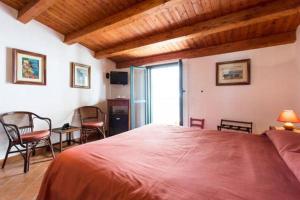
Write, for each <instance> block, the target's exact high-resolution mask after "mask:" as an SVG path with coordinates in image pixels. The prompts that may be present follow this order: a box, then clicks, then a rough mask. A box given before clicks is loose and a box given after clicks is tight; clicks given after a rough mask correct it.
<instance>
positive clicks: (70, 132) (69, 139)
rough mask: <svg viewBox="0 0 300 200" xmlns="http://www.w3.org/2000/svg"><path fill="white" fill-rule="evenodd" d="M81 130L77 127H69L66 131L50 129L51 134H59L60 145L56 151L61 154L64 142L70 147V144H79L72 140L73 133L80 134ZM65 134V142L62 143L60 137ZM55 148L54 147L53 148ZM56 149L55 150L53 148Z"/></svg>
mask: <svg viewBox="0 0 300 200" xmlns="http://www.w3.org/2000/svg"><path fill="white" fill-rule="evenodd" d="M80 130H81V128H79V127H75V126H71V127H70V128H68V129H65V130H63V129H62V128H55V129H52V132H53V133H57V134H59V143H60V148H59V149H58V150H59V151H60V152H62V145H63V143H64V142H68V145H71V144H72V142H73V143H80V142H77V141H75V140H74V134H73V133H74V132H76V131H79V132H80ZM63 134H66V141H64V142H63V141H62V135H63ZM54 148H55V147H54ZM55 149H57V148H55Z"/></svg>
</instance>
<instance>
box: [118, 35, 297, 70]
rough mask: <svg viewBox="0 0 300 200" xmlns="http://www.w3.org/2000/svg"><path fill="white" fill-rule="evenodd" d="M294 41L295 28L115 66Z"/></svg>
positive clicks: (241, 49)
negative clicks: (289, 30) (279, 32)
mask: <svg viewBox="0 0 300 200" xmlns="http://www.w3.org/2000/svg"><path fill="white" fill-rule="evenodd" d="M295 41H296V30H295V31H292V32H287V33H281V34H276V35H271V36H265V37H260V38H254V39H249V40H243V41H238V42H232V43H227V44H222V45H218V46H212V47H206V48H199V49H190V50H184V51H177V52H173V53H166V54H160V55H154V56H149V57H142V58H138V59H134V60H129V61H124V62H119V63H117V66H116V67H117V68H126V67H130V66H142V65H145V64H149V63H154V62H160V61H165V60H172V59H184V58H196V57H204V56H211V55H217V54H224V53H231V52H236V51H244V50H250V49H257V48H264V47H270V46H276V45H283V44H288V43H293V42H295Z"/></svg>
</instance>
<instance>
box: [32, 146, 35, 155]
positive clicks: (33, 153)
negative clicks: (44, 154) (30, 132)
mask: <svg viewBox="0 0 300 200" xmlns="http://www.w3.org/2000/svg"><path fill="white" fill-rule="evenodd" d="M35 148H36V146H34V147H33V148H32V156H35V154H36V151H35Z"/></svg>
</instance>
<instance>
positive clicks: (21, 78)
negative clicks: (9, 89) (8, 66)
mask: <svg viewBox="0 0 300 200" xmlns="http://www.w3.org/2000/svg"><path fill="white" fill-rule="evenodd" d="M13 82H14V83H15V84H31V85H46V56H45V55H42V54H37V53H32V52H29V51H23V50H19V49H13Z"/></svg>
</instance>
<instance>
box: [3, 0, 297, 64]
mask: <svg viewBox="0 0 300 200" xmlns="http://www.w3.org/2000/svg"><path fill="white" fill-rule="evenodd" d="M1 1H2V2H4V3H5V4H7V5H9V6H11V7H13V8H15V9H17V10H18V11H19V15H18V20H20V21H21V22H23V23H27V22H29V21H30V20H32V19H36V20H37V21H39V22H41V23H43V24H45V25H47V26H49V27H51V28H52V29H54V30H56V31H58V32H60V33H62V34H64V35H65V40H64V41H63V42H65V43H67V44H70V45H71V44H73V43H80V44H82V45H83V46H85V47H87V48H89V49H91V50H93V51H94V52H95V57H96V58H103V57H106V58H109V59H111V60H113V61H115V62H116V63H117V67H128V66H130V65H143V64H147V63H150V62H157V61H162V60H167V59H179V58H192V57H200V56H207V55H215V54H220V53H226V52H234V51H240V50H246V49H254V48H260V47H266V46H274V45H279V44H287V43H292V42H294V41H295V40H296V28H297V26H298V25H299V22H300V13H299V12H300V0H143V1H142V0H1Z"/></svg>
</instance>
